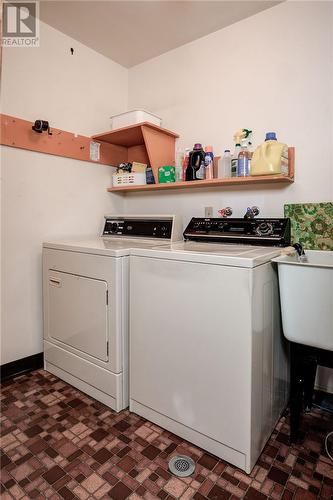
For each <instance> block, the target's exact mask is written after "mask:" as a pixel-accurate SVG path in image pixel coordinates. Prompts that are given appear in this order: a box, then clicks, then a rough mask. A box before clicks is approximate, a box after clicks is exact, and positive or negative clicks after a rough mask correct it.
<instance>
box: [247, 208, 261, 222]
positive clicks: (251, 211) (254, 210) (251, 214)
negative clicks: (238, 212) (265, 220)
mask: <svg viewBox="0 0 333 500" xmlns="http://www.w3.org/2000/svg"><path fill="white" fill-rule="evenodd" d="M259 212H260V211H259V208H258V207H256V206H254V207H247V209H246V212H245V215H244V219H254V218H255V216H256V215H259Z"/></svg>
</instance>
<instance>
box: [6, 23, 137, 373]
mask: <svg viewBox="0 0 333 500" xmlns="http://www.w3.org/2000/svg"><path fill="white" fill-rule="evenodd" d="M70 47H73V48H74V55H73V56H72V55H71V54H70ZM127 78H128V71H127V70H126V69H125V68H123V67H122V66H120V65H118V64H116V63H114V62H112V61H110V60H109V59H107V58H106V57H104V56H102V55H100V54H98V53H96V52H94V51H93V50H91V49H89V48H87V47H85V46H84V45H82V44H80V43H78V42H77V41H75V40H72V39H71V38H69V37H67V36H65V35H63V34H62V33H60V32H58V31H56V30H54V29H53V28H51V27H49V26H48V25H46V24H43V23H42V24H41V35H40V48H38V49H35V48H33V49H11V48H8V49H4V50H3V68H2V96H1V108H2V109H1V112H2V113H5V114H9V115H14V116H18V117H20V118H24V119H27V120H31V121H34V120H35V119H38V118H41V119H46V120H49V122H50V124H51V126H52V125H53V126H54V127H56V128H61V129H64V130H68V131H70V132H76V133H80V134H84V135H91V134H93V133H98V132H102V131H106V130H108V129H109V127H110V121H109V116H110V115H111V114H113V113H117V112H120V111H123V110H124V109H126V107H127V95H128V88H127V81H128V80H127ZM1 170H2V175H1V176H2V183H1V184H2V186H1V218H2V221H1V222H2V238H1V243H2V245H1V246H2V260H1V262H2V290H1V291H2V293H1V297H2V314H1V326H2V328H1V364H4V363H8V362H10V361H13V360H16V359H20V358H22V357H25V356H30V355H32V354H35V353H37V352H41V351H42V290H41V283H42V281H41V245H42V242H43V240H45V239H51V238H55V237H63V236H64V237H65V236H68V235H77V236H80V235H87V234H91V235H93V234H94V235H97V234H98V232H99V231H100V229H101V223H102V218H103V215H104V214H105V213H112V212H122V211H123V200H122V198H121V197H111V196H110V195H109V194H108V193H107V192H106V188H107V187H108V186H109V185H110V183H111V169H110V168H109V167H107V166H100V165H94V164H92V163H88V162H81V161H76V160H71V159H66V158H60V157H56V156H51V155H44V154H39V153H35V152H30V151H23V150H19V149H14V148H9V147H2V148H1Z"/></svg>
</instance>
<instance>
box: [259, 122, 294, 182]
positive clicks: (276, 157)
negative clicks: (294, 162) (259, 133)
mask: <svg viewBox="0 0 333 500" xmlns="http://www.w3.org/2000/svg"><path fill="white" fill-rule="evenodd" d="M250 173H251V175H274V174H283V175H288V146H287V144H284V143H282V142H278V141H277V138H276V134H275V132H267V133H266V139H265V142H264V143H263V144H261V145H260V146H258V147H257V149H256V150H255V152H254V153H253V156H252V160H251V169H250Z"/></svg>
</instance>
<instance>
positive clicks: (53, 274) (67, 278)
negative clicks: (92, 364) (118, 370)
mask: <svg viewBox="0 0 333 500" xmlns="http://www.w3.org/2000/svg"><path fill="white" fill-rule="evenodd" d="M107 302H108V286H107V283H106V282H105V281H102V280H98V279H91V278H85V277H83V276H78V275H75V274H68V273H63V272H58V271H51V270H49V271H48V311H49V315H48V333H49V336H50V337H51V338H53V339H55V340H57V341H58V342H62V343H64V344H66V345H68V346H71V347H73V348H75V349H77V350H79V351H82V352H84V353H86V354H89V355H90V356H93V357H95V358H97V359H100V360H101V361H107V360H108V344H107V333H108V315H107Z"/></svg>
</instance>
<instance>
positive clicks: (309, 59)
mask: <svg viewBox="0 0 333 500" xmlns="http://www.w3.org/2000/svg"><path fill="white" fill-rule="evenodd" d="M332 22H333V4H332V3H331V2H289V3H283V4H280V5H277V6H276V7H273V8H271V9H268V10H266V11H264V12H261V13H259V14H257V15H255V16H253V17H250V18H248V19H245V20H243V21H241V22H239V23H236V24H234V25H232V26H229V27H227V28H225V29H223V30H220V31H218V32H216V33H213V34H210V35H209V36H206V37H204V38H202V39H200V40H197V41H194V42H192V43H189V44H187V45H184V46H182V47H180V48H178V49H176V50H173V51H170V52H168V53H166V54H164V55H162V56H160V57H157V58H155V59H152V60H150V61H148V62H146V63H143V64H141V65H138V66H135V67H134V68H132V69H130V72H129V75H130V77H129V107H130V108H135V107H143V108H147V109H149V110H151V111H153V112H156V114H158V115H160V116H162V117H163V125H164V126H165V127H166V128H170V129H171V130H174V131H176V132H178V133H179V134H180V136H181V139H180V141H179V144H180V146H188V147H192V146H193V143H194V142H202V143H203V144H213V146H214V149H215V151H216V152H217V153H221V152H223V150H224V149H225V148H227V147H229V148H230V147H232V136H233V133H234V131H235V130H238V129H239V128H241V127H247V128H251V129H253V130H254V132H255V135H254V142H255V143H257V144H258V143H260V142H262V141H263V139H264V134H265V132H266V131H271V130H274V131H276V132H277V134H278V138H279V139H280V140H281V141H282V142H287V143H288V144H290V145H294V146H295V147H296V179H295V183H294V184H293V185H289V186H287V187H281V186H277V185H274V187H273V186H269V185H266V186H264V187H258V186H253V187H250V188H248V187H246V188H245V187H238V188H235V187H228V188H223V189H221V188H217V189H214V190H213V189H208V190H206V191H198V190H188V191H186V190H182V191H175V192H174V193H173V194H171V193H169V192H168V193H166V192H158V193H156V194H155V193H154V194H153V193H151V194H149V195H148V194H147V193H144V194H140V195H138V194H137V195H134V194H132V195H127V196H126V201H125V203H126V210H127V211H128V212H131V211H133V209H136V210H140V211H145V212H153V211H155V212H158V211H159V212H161V213H163V212H165V211H166V212H170V210H171V211H178V212H181V213H182V214H183V215H184V217H185V221H186V220H188V219H189V218H190V217H191V216H194V215H203V207H204V206H213V207H214V211H215V213H216V211H217V209H218V208H221V207H223V206H231V207H233V209H234V214H235V216H241V215H242V214H243V213H244V211H245V208H246V207H247V206H248V205H252V204H255V205H258V206H259V207H260V209H261V213H262V214H263V215H265V216H281V215H282V213H283V204H284V203H286V202H306V201H329V200H331V199H332V198H333V177H332V171H333V169H332V163H333V154H332V137H333V129H332V116H333V91H332V89H333V79H332V75H333V43H332ZM184 26H185V25H184Z"/></svg>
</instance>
